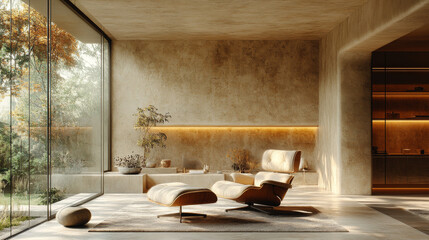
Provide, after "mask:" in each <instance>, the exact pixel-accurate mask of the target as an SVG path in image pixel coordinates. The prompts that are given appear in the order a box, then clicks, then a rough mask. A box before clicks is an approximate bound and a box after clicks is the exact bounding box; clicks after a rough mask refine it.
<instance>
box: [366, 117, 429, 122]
mask: <svg viewBox="0 0 429 240" xmlns="http://www.w3.org/2000/svg"><path fill="white" fill-rule="evenodd" d="M372 121H373V122H384V121H386V122H429V117H425V118H398V119H384V118H373V119H372Z"/></svg>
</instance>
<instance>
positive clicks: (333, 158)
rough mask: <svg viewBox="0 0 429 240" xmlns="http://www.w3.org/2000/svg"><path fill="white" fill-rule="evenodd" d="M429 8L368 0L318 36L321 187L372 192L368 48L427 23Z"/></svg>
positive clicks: (422, 3) (424, 4)
mask: <svg viewBox="0 0 429 240" xmlns="http://www.w3.org/2000/svg"><path fill="white" fill-rule="evenodd" d="M428 12H429V2H428V1H409V0H402V1H400V0H391V1H381V0H373V1H368V2H367V3H366V4H365V5H364V6H362V7H361V8H360V9H358V10H357V11H356V12H354V13H353V14H352V15H351V16H350V17H349V18H348V19H347V20H346V21H344V22H343V23H341V24H340V25H338V26H337V27H336V28H335V29H333V30H332V31H331V32H330V33H329V34H328V35H327V36H325V37H324V38H323V39H322V40H321V41H320V48H319V49H320V80H319V90H320V91H319V102H320V105H319V121H320V127H319V134H318V153H317V156H318V159H319V160H318V161H317V163H318V167H317V168H318V170H319V173H320V177H319V185H320V186H321V187H323V188H325V189H328V190H331V191H333V192H335V193H340V194H369V193H370V192H371V125H370V124H371V112H370V106H371V103H370V100H371V96H370V81H371V79H370V66H371V65H370V60H371V52H372V51H374V50H376V49H377V48H379V47H381V46H383V45H385V44H387V43H389V42H391V41H393V40H395V39H397V38H399V37H401V36H403V35H405V34H407V33H409V32H411V31H413V30H415V29H417V28H419V27H421V26H423V25H424V24H425V23H428V22H429V18H428V17H429V16H428V14H427V13H428Z"/></svg>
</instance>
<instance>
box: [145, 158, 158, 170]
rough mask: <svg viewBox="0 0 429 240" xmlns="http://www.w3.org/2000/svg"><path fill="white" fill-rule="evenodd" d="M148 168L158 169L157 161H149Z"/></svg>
mask: <svg viewBox="0 0 429 240" xmlns="http://www.w3.org/2000/svg"><path fill="white" fill-rule="evenodd" d="M146 167H147V168H154V167H156V161H155V160H147V162H146Z"/></svg>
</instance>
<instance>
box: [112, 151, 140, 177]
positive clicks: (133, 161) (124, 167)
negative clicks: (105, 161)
mask: <svg viewBox="0 0 429 240" xmlns="http://www.w3.org/2000/svg"><path fill="white" fill-rule="evenodd" d="M113 161H114V162H115V166H116V167H117V168H118V170H119V172H120V173H123V174H136V173H139V172H140V171H141V170H142V168H141V163H140V155H139V154H131V155H127V156H123V157H115V158H114V159H113Z"/></svg>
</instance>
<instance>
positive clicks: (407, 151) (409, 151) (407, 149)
mask: <svg viewBox="0 0 429 240" xmlns="http://www.w3.org/2000/svg"><path fill="white" fill-rule="evenodd" d="M408 153H411V149H409V148H403V149H402V154H408Z"/></svg>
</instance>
